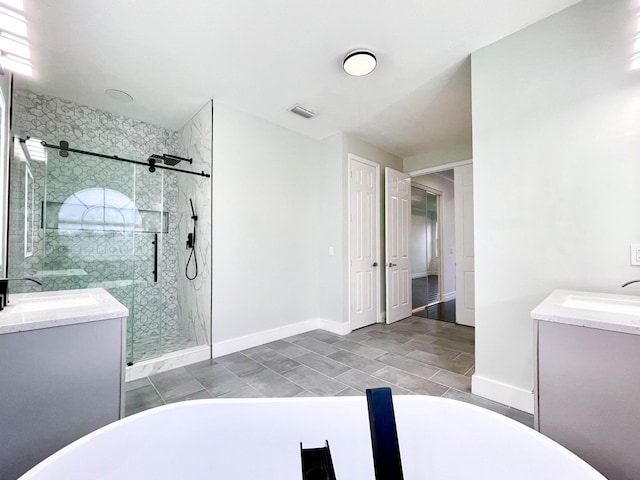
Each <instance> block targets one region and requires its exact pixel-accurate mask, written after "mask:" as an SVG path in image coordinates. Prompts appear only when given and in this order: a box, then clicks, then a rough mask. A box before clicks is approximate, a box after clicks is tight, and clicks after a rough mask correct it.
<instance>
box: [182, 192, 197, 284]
mask: <svg viewBox="0 0 640 480" xmlns="http://www.w3.org/2000/svg"><path fill="white" fill-rule="evenodd" d="M189 203H190V204H191V220H193V233H189V234H188V235H187V249H191V253H189V258H188V260H187V265H186V266H185V267H184V275H185V277H187V279H188V280H193V279H195V278H196V277H197V276H198V259H197V258H196V222H197V221H198V215H196V210H195V208H193V200H191V199H189ZM192 258H193V265H194V267H195V271H194V273H193V276H190V275H189V264H190V263H191V259H192Z"/></svg>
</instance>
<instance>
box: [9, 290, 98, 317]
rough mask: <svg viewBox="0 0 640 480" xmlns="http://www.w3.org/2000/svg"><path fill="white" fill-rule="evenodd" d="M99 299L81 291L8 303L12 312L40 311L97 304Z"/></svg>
mask: <svg viewBox="0 0 640 480" xmlns="http://www.w3.org/2000/svg"><path fill="white" fill-rule="evenodd" d="M98 303H99V299H98V298H96V296H95V295H92V294H88V293H83V294H76V295H63V296H55V295H51V296H46V297H40V298H29V299H20V300H18V301H16V302H15V303H14V302H12V303H10V304H9V306H8V308H9V309H10V310H11V311H12V312H13V313H27V312H40V311H43V310H59V309H62V308H77V307H87V306H90V305H97V304H98Z"/></svg>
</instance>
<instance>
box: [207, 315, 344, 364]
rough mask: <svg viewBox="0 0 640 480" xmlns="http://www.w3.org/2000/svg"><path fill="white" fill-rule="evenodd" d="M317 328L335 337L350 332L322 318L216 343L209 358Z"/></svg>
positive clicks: (342, 326)
mask: <svg viewBox="0 0 640 480" xmlns="http://www.w3.org/2000/svg"><path fill="white" fill-rule="evenodd" d="M317 328H321V329H323V330H327V331H328V332H332V333H335V334H337V335H346V334H347V333H350V332H351V326H350V325H349V324H348V323H339V322H334V321H332V320H327V319H324V318H314V319H310V320H304V321H302V322H297V323H293V324H291V325H285V326H283V327H278V328H272V329H270V330H264V331H262V332H256V333H252V334H250V335H245V336H243V337H237V338H231V339H229V340H223V341H222V342H216V343H214V344H213V345H212V346H211V357H212V358H216V357H221V356H223V355H228V354H229V353H235V352H240V351H241V350H246V349H247V348H252V347H257V346H258V345H264V344H265V343H269V342H274V341H276V340H281V339H283V338H287V337H291V336H293V335H299V334H300V333H305V332H309V331H311V330H315V329H317Z"/></svg>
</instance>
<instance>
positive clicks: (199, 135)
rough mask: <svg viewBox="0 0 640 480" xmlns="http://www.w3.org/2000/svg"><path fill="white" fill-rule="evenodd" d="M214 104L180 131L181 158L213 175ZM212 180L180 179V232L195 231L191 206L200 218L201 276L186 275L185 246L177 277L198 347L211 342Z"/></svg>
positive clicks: (184, 323) (184, 319) (184, 315)
mask: <svg viewBox="0 0 640 480" xmlns="http://www.w3.org/2000/svg"><path fill="white" fill-rule="evenodd" d="M212 141H213V104H212V102H211V101H210V102H207V104H206V105H205V106H204V107H202V108H201V109H200V111H199V112H198V113H196V115H195V116H194V117H193V118H192V119H191V120H190V121H189V122H187V124H186V125H185V126H184V127H183V128H182V129H181V130H180V134H179V140H178V143H179V147H178V148H179V152H180V153H179V155H181V156H184V157H187V158H192V159H193V165H192V169H193V170H194V171H197V172H200V171H204V172H207V173H212V155H213V152H212ZM211 182H212V180H211V178H205V177H196V176H191V175H190V176H186V175H185V176H181V177H179V178H178V185H179V188H178V209H179V211H178V214H179V222H180V227H179V228H178V230H179V231H181V232H189V231H191V229H192V225H193V224H192V222H191V207H190V203H189V200H190V199H192V200H193V205H194V208H195V210H196V214H197V215H198V222H197V224H196V229H197V230H196V248H195V257H196V259H197V262H198V276H197V277H196V278H195V279H193V280H188V279H187V278H186V276H185V275H184V269H185V266H186V265H187V261H188V257H189V253H190V252H189V251H188V250H186V249H185V248H184V243H183V244H182V245H180V247H182V248H178V263H179V265H180V268H181V270H182V271H183V273H182V274H179V276H178V299H179V302H178V308H179V315H178V318H179V321H180V322H181V328H182V329H183V331H185V332H188V333H187V335H188V336H189V338H193V339H196V342H197V344H198V345H203V344H207V343H209V342H210V339H211V252H212V245H211V198H212V195H211ZM193 267H194V264H193V263H190V264H189V274H190V276H193V274H194V269H193Z"/></svg>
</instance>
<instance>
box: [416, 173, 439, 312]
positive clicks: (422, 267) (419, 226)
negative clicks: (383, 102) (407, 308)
mask: <svg viewBox="0 0 640 480" xmlns="http://www.w3.org/2000/svg"><path fill="white" fill-rule="evenodd" d="M440 197H441V193H440V192H436V191H434V190H432V189H430V188H428V187H425V186H423V185H415V184H414V185H412V186H411V272H412V273H411V290H412V293H413V295H412V299H413V300H412V305H411V307H412V309H413V310H416V309H418V308H420V309H425V308H426V307H427V306H429V305H433V304H435V303H438V302H440V299H441V293H440V279H441V271H442V265H441V263H442V262H441V260H442V254H441V250H442V247H441V246H440V243H441V234H440V219H439V217H440V215H439V209H440V208H439V206H440Z"/></svg>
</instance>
